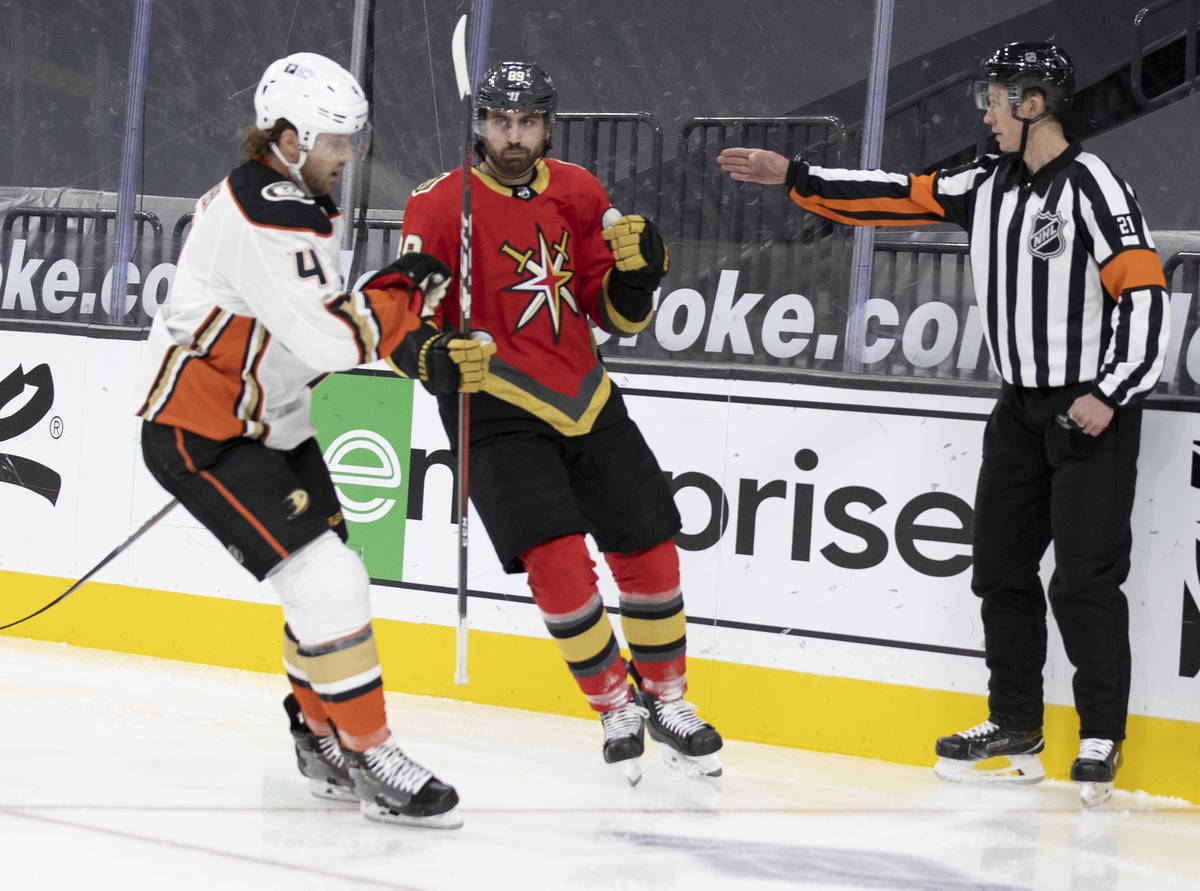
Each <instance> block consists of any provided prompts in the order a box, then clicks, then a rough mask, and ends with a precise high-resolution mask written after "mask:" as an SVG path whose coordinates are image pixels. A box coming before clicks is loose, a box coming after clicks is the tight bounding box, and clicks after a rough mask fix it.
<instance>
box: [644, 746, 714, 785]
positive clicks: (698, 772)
mask: <svg viewBox="0 0 1200 891" xmlns="http://www.w3.org/2000/svg"><path fill="white" fill-rule="evenodd" d="M659 748H660V749H661V750H662V759H663V762H664V763H665V764H666V765H667V767H670V768H672V769H674V770H681V771H683V773H684V775H685V776H689V777H702V776H703V777H719V776H720V775H721V773H722V772H723V769H722V767H721V759H720V758H718V757H717V755H716V753H715V752H714V753H713V754H711V755H697V756H695V757H692V756H690V755H685V754H683V753H682V752H679V751H677V750H675V749H673V748H671V747H670V746H667V745H660V746H659Z"/></svg>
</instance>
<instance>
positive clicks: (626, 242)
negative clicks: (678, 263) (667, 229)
mask: <svg viewBox="0 0 1200 891" xmlns="http://www.w3.org/2000/svg"><path fill="white" fill-rule="evenodd" d="M600 234H601V235H602V236H604V240H605V241H606V242H607V243H608V248H609V250H611V251H612V253H613V259H615V260H616V268H615V269H614V270H613V274H614V275H616V276H618V277H619V278H620V279H621V280H622V281H623V282H624V283H625V284H628V285H630V286H631V287H635V288H645V289H646V290H649V291H653V290H654V289H655V288H656V287H657V286H658V283H659V281H660V280H661V279H662V277H663V274H664V273H666V271H667V266H668V263H669V261H668V257H667V246H666V245H665V244H663V240H662V236H661V235H660V234H659V232H658V227H657V226H655V225H654V223H653V222H652V221H650V220H648V219H646V218H645V217H643V216H641V215H640V214H628V215H627V216H623V217H620V218H618V219H617V220H616V222H614V223H613V224H612V226H611V227H610V228H608V229H605V230H603V231H602V232H601V233H600Z"/></svg>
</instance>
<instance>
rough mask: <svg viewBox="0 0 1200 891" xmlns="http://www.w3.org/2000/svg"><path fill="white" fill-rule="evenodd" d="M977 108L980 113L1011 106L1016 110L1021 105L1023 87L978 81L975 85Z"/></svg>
mask: <svg viewBox="0 0 1200 891" xmlns="http://www.w3.org/2000/svg"><path fill="white" fill-rule="evenodd" d="M972 86H973V91H974V93H975V107H976V108H978V109H979V110H980V111H988V110H989V109H996V108H1001V107H1002V106H1005V105H1007V106H1009V107H1010V108H1016V107H1017V106H1018V105H1020V104H1021V87H1020V86H1018V85H1017V84H998V83H996V82H995V81H991V80H977V81H974V83H973V85H972Z"/></svg>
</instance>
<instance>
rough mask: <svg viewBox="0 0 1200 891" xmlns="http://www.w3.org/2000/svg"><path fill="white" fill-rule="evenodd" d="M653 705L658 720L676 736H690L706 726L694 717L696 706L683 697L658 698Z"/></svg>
mask: <svg viewBox="0 0 1200 891" xmlns="http://www.w3.org/2000/svg"><path fill="white" fill-rule="evenodd" d="M654 707H655V709H656V710H657V711H658V720H659V722H660V723H661V724H662V725H663V726H664V727H665V728H667V730H668V731H670V732H671V733H673V734H675V735H676V736H690V735H691V734H693V733H695V732H696V731H697V730H704V729H705V728H706V727H707V726H708V725H707V724H705V723H704V722H703V721H701V720H700V719H699V718H698V717H696V706H694V705H692V704H691V703H690V702H688V701H687V700H685V699H673V700H671V701H670V702H663V701H662V700H661V699H659V700H656V701H655V703H654Z"/></svg>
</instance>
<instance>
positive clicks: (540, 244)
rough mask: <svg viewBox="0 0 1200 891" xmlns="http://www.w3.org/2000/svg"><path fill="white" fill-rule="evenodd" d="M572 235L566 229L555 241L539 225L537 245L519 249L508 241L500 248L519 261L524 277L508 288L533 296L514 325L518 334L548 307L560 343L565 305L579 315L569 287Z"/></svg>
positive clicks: (552, 327)
mask: <svg viewBox="0 0 1200 891" xmlns="http://www.w3.org/2000/svg"><path fill="white" fill-rule="evenodd" d="M569 237H570V235H569V233H568V232H567V230H566V229H563V233H562V237H561V238H560V239H559V240H558V241H557V242H554V243H551V242H550V240H549V239H547V238H546V233H545V232H543V231H542V227H541V226H538V227H537V247H536V248H530V249H529V250H526V251H519V250H517V249H516V248H515V247H513V246H512V245H511V244H509V243H508V242H507V241H506V242H504V244H502V245H500V251H501V252H502V253H504V254H506V255H508V256H509V257H511V258H512V260H513V262H514V263H515V264H516V272H517V274H518V275H522V276H524V278H523V279H522V280H521V281H519V282H516V283H515V284H512V285H509V286H508V287H506V288H504V290H505V291H513V292H517V293H520V292H524V293H527V294H532V295H533V296H532V297H531V298H530V300H529V302H528V303H527V304H526V305H525V309H524V311H522V313H521V317H520V318H519V319H518V320H517V324H516V327H515V328H513V333H514V334H516V333H517V332H518V331H520V330H521V329H522V328H524V327H525V326H526V325H528V324H529V323H530V322H532V321H533V320H534V319H535V318H537V316H538V315H539V314H540V313H541V311H542V310H543V309H544V310H546V314H547V316H548V317H549V320H550V330H551V331H552V332H553V334H554V342H555V343H558V335H559V334H560V333H561V332H562V319H563V315H562V314H563V307H564V306H565V307H566V308H567V309H568V310H569V311H570V312H572V313H573V314H574V315H576V316H578V315H579V307H578V306H577V305H576V303H575V295H574V294H572V293H571V291H570V289H569V288H568V287H567V283H568V282H570V281H571V279H573V278H574V277H575V272H574V270H572V269H571V268H570V267H569V265H568V264H569V263H570V262H571V257H570V254H568V253H567V240H568V238H569Z"/></svg>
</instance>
